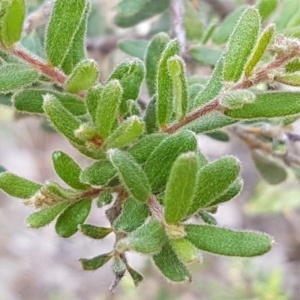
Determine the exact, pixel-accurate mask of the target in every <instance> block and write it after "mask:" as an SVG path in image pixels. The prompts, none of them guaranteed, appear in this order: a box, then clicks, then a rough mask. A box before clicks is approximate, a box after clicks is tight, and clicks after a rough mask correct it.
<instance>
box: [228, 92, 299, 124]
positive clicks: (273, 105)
mask: <svg viewBox="0 0 300 300" xmlns="http://www.w3.org/2000/svg"><path fill="white" fill-rule="evenodd" d="M299 112H300V98H299V93H297V92H267V93H260V94H256V100H255V101H254V102H253V103H247V104H244V106H243V107H242V108H238V109H232V110H231V109H229V110H227V111H225V115H227V116H229V117H231V118H235V119H260V118H277V117H285V116H289V115H295V114H298V113H299Z"/></svg>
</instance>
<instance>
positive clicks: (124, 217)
mask: <svg viewBox="0 0 300 300" xmlns="http://www.w3.org/2000/svg"><path fill="white" fill-rule="evenodd" d="M148 215H149V209H148V206H147V205H146V204H141V203H140V202H139V201H137V200H135V199H134V198H128V199H126V200H125V203H124V205H123V209H122V214H121V215H120V216H119V217H118V218H117V219H116V221H115V222H114V226H113V227H114V229H115V230H121V231H126V232H130V231H133V230H136V229H137V228H138V227H140V226H142V225H143V224H144V223H145V221H146V219H147V217H148Z"/></svg>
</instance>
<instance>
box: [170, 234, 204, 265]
mask: <svg viewBox="0 0 300 300" xmlns="http://www.w3.org/2000/svg"><path fill="white" fill-rule="evenodd" d="M171 244H172V246H173V248H174V250H175V252H176V254H177V255H178V256H179V258H180V259H181V260H182V261H183V262H184V263H201V262H202V255H201V253H200V251H199V250H198V249H197V248H196V247H195V246H194V245H193V244H192V243H191V242H190V241H188V240H187V239H184V238H181V239H173V240H171Z"/></svg>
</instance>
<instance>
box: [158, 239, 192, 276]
mask: <svg viewBox="0 0 300 300" xmlns="http://www.w3.org/2000/svg"><path fill="white" fill-rule="evenodd" d="M153 261H154V263H155V265H156V266H157V267H158V269H159V270H160V271H161V273H162V274H163V275H164V276H165V277H167V278H168V279H170V280H172V281H175V282H180V281H187V280H188V281H192V276H191V274H190V273H189V271H188V270H187V268H186V267H185V265H184V264H183V263H182V261H181V260H180V259H179V258H178V256H177V254H176V252H175V251H174V248H173V247H172V245H171V244H170V242H169V241H167V242H166V243H165V244H164V246H163V248H162V250H161V252H160V253H158V254H156V255H153Z"/></svg>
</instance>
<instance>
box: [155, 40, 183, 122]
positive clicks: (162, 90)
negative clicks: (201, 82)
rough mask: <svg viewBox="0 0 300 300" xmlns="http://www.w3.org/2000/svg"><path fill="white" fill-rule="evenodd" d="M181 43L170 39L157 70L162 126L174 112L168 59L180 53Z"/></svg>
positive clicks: (158, 102)
mask: <svg viewBox="0 0 300 300" xmlns="http://www.w3.org/2000/svg"><path fill="white" fill-rule="evenodd" d="M179 51H180V44H179V41H178V40H176V39H175V40H172V41H170V42H169V43H168V44H167V46H166V48H165V50H164V51H163V53H162V55H161V58H160V61H159V63H158V66H157V68H158V70H157V100H156V102H157V119H158V123H159V125H160V126H161V127H163V126H164V125H166V124H168V122H169V120H170V117H171V116H172V113H173V85H172V78H171V76H170V74H169V72H168V60H169V58H170V57H172V56H175V55H178V54H179Z"/></svg>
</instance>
